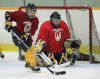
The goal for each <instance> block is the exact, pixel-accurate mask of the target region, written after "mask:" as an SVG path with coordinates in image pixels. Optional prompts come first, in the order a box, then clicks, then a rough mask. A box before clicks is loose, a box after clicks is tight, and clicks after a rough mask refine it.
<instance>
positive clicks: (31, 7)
mask: <svg viewBox="0 0 100 79" xmlns="http://www.w3.org/2000/svg"><path fill="white" fill-rule="evenodd" d="M29 9H31V10H32V11H36V6H35V5H34V4H33V3H28V5H27V6H26V14H27V17H28V18H29V19H33V18H34V17H35V15H34V16H29V15H28V10H29Z"/></svg>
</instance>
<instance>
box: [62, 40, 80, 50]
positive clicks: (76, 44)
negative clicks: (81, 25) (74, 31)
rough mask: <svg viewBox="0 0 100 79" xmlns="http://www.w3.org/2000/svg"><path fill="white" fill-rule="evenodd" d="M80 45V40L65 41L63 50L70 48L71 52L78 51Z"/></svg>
mask: <svg viewBox="0 0 100 79" xmlns="http://www.w3.org/2000/svg"><path fill="white" fill-rule="evenodd" d="M80 45H81V40H80V39H77V40H71V39H66V40H65V41H64V47H65V48H71V49H72V50H73V51H75V50H77V49H79V48H80Z"/></svg>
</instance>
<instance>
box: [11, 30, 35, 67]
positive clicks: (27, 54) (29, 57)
mask: <svg viewBox="0 0 100 79" xmlns="http://www.w3.org/2000/svg"><path fill="white" fill-rule="evenodd" d="M15 33H16V34H17V32H16V31H15ZM12 39H13V42H14V44H15V45H16V46H18V47H19V48H21V49H23V50H24V52H25V60H26V62H27V63H29V64H30V66H36V57H35V56H34V55H33V54H32V53H31V52H30V51H29V50H28V49H27V48H26V46H24V45H23V44H22V43H21V42H20V41H19V40H17V38H16V37H15V36H14V35H13V34H12ZM24 43H25V44H26V45H27V46H28V47H29V48H30V49H31V50H32V51H33V52H34V53H35V48H34V47H33V46H32V43H31V41H30V40H27V41H24Z"/></svg>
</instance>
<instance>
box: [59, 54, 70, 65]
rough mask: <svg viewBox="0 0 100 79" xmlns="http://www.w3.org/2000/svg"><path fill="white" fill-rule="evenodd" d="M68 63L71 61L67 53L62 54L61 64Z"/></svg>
mask: <svg viewBox="0 0 100 79" xmlns="http://www.w3.org/2000/svg"><path fill="white" fill-rule="evenodd" d="M66 62H69V60H68V58H67V53H62V56H61V59H60V62H59V64H63V63H66Z"/></svg>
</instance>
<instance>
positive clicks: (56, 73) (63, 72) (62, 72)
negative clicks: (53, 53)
mask: <svg viewBox="0 0 100 79" xmlns="http://www.w3.org/2000/svg"><path fill="white" fill-rule="evenodd" d="M12 33H13V35H14V36H16V37H17V39H18V40H19V41H20V42H21V43H23V44H24V45H25V46H26V47H27V49H28V50H29V51H30V52H31V53H33V55H34V56H35V57H36V58H38V59H39V60H40V58H39V57H38V56H37V55H36V54H35V53H34V52H33V51H32V50H31V49H30V48H29V47H28V46H27V45H26V44H25V43H24V41H23V40H21V39H20V37H18V35H17V34H16V33H15V32H14V31H13V30H12ZM40 62H41V63H42V61H41V60H40ZM42 64H43V65H44V66H45V67H46V68H47V69H48V70H49V71H50V72H51V73H52V74H55V75H60V74H61V75H63V74H66V72H65V71H59V72H55V71H52V70H51V69H50V68H49V67H48V66H46V65H45V63H42Z"/></svg>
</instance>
